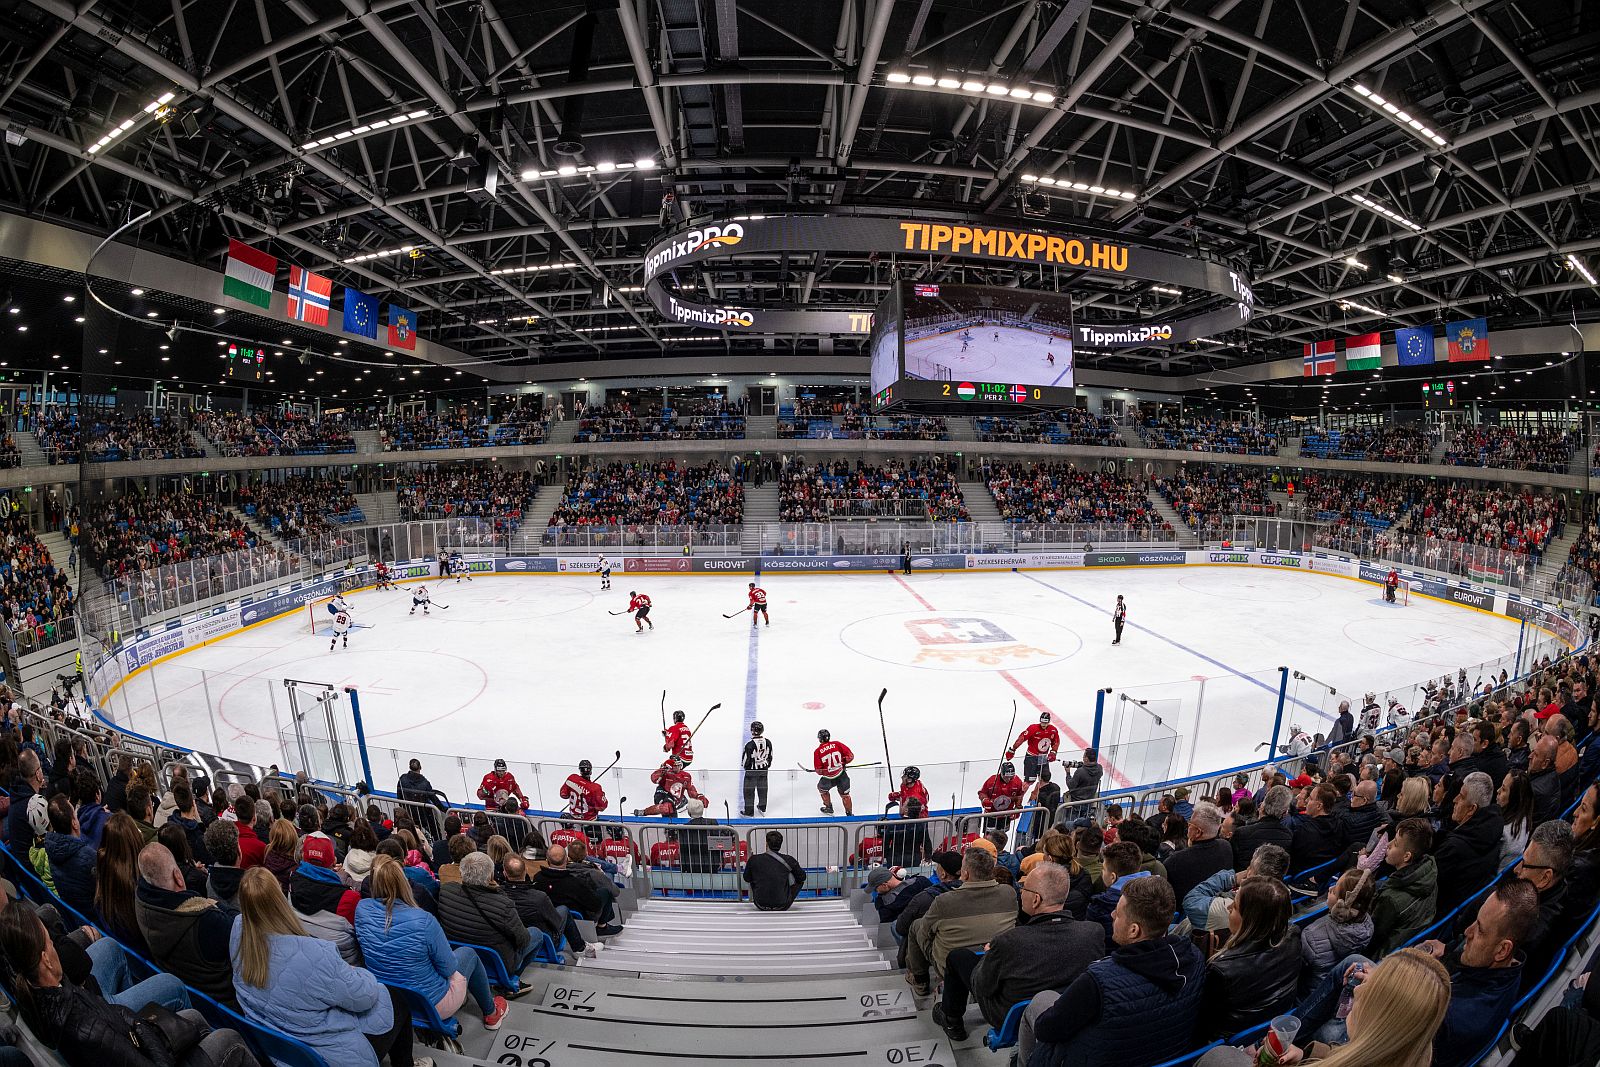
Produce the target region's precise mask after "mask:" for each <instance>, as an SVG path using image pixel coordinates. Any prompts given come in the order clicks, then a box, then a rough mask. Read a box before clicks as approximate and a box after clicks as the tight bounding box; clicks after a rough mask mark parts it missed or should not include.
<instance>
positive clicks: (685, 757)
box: [661, 711, 694, 767]
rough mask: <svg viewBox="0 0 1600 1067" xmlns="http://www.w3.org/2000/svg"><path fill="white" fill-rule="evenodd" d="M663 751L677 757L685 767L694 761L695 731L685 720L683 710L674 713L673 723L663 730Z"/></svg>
mask: <svg viewBox="0 0 1600 1067" xmlns="http://www.w3.org/2000/svg"><path fill="white" fill-rule="evenodd" d="M661 736H662V738H663V739H664V740H663V742H662V745H661V751H663V752H665V753H666V754H667V755H668V756H672V757H675V758H676V759H677V760H678V761H679V762H680V763H682V764H683V765H684V766H685V767H687V766H689V764H691V763H693V762H694V733H693V731H691V730H690V729H689V725H688V724H687V723H686V722H684V721H683V712H681V711H675V712H673V713H672V725H671V726H669V727H667V728H666V729H665V730H663V731H662V732H661Z"/></svg>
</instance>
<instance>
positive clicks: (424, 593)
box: [411, 585, 428, 604]
mask: <svg viewBox="0 0 1600 1067" xmlns="http://www.w3.org/2000/svg"><path fill="white" fill-rule="evenodd" d="M411 602H412V603H413V604H426V603H427V602H428V587H427V586H425V585H419V586H415V587H413V588H412V590H411Z"/></svg>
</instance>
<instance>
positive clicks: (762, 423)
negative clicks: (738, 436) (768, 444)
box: [744, 415, 778, 441]
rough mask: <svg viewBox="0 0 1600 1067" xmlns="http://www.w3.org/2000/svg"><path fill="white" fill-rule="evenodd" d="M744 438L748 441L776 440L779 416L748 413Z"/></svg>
mask: <svg viewBox="0 0 1600 1067" xmlns="http://www.w3.org/2000/svg"><path fill="white" fill-rule="evenodd" d="M744 438H745V440H746V441H776V440H777V439H778V416H776V415H746V416H745V419H744Z"/></svg>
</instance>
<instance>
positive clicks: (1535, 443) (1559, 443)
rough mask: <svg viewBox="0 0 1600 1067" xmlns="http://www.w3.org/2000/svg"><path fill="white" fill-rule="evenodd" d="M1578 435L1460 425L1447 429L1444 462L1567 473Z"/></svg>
mask: <svg viewBox="0 0 1600 1067" xmlns="http://www.w3.org/2000/svg"><path fill="white" fill-rule="evenodd" d="M1579 443H1580V436H1579V435H1578V434H1576V433H1574V432H1572V431H1571V430H1565V429H1555V428H1541V429H1533V430H1522V429H1519V428H1517V427H1515V426H1495V425H1492V424H1489V423H1483V424H1479V425H1467V426H1459V427H1457V428H1456V429H1454V430H1452V431H1451V432H1450V440H1449V441H1448V442H1447V447H1446V449H1445V453H1444V462H1445V463H1448V464H1450V465H1452V466H1461V467H1501V468H1505V469H1507V470H1519V471H1543V472H1544V473H1547V474H1565V473H1567V464H1569V463H1570V462H1571V461H1572V451H1573V449H1575V448H1577V447H1579Z"/></svg>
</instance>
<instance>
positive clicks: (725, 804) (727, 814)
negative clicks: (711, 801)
mask: <svg viewBox="0 0 1600 1067" xmlns="http://www.w3.org/2000/svg"><path fill="white" fill-rule="evenodd" d="M722 817H723V818H724V819H727V820H728V821H729V822H732V821H733V812H732V811H731V810H730V809H729V808H728V802H727V801H726V800H724V801H723V802H722Z"/></svg>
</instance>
